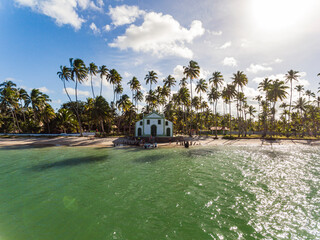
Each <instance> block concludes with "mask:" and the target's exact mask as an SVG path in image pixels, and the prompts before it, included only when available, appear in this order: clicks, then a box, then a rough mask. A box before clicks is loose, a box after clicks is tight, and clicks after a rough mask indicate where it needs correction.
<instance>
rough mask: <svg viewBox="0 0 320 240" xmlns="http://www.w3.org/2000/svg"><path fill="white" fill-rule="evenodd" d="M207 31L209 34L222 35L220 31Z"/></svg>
mask: <svg viewBox="0 0 320 240" xmlns="http://www.w3.org/2000/svg"><path fill="white" fill-rule="evenodd" d="M207 32H208V33H209V34H211V35H214V36H221V35H222V31H210V30H207Z"/></svg>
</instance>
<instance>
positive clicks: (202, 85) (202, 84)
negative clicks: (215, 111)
mask: <svg viewBox="0 0 320 240" xmlns="http://www.w3.org/2000/svg"><path fill="white" fill-rule="evenodd" d="M207 89H208V84H207V82H206V80H205V79H203V78H201V79H200V80H199V81H198V82H197V85H196V92H197V93H198V94H199V93H200V100H201V99H202V98H201V93H205V92H206V91H207Z"/></svg>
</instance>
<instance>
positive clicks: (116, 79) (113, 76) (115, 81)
mask: <svg viewBox="0 0 320 240" xmlns="http://www.w3.org/2000/svg"><path fill="white" fill-rule="evenodd" d="M109 81H110V83H111V84H112V86H113V102H114V103H115V98H116V94H119V93H122V91H123V88H122V86H121V81H122V77H121V75H120V74H119V73H118V72H117V70H115V69H111V70H110V75H109ZM121 89H122V90H121Z"/></svg>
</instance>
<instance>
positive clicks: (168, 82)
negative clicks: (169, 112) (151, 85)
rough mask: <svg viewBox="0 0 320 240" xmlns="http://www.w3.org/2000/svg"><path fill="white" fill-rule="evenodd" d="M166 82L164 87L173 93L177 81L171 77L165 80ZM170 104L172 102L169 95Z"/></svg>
mask: <svg viewBox="0 0 320 240" xmlns="http://www.w3.org/2000/svg"><path fill="white" fill-rule="evenodd" d="M163 82H164V87H167V88H168V89H169V92H170V93H171V88H172V87H174V86H175V85H176V82H177V81H176V80H175V78H174V77H172V76H171V75H169V76H168V77H167V78H165V79H164V80H163ZM169 102H170V95H169Z"/></svg>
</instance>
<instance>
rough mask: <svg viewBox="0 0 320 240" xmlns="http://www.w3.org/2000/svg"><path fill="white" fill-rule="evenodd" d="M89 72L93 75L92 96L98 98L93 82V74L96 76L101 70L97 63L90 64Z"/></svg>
mask: <svg viewBox="0 0 320 240" xmlns="http://www.w3.org/2000/svg"><path fill="white" fill-rule="evenodd" d="M88 72H89V74H90V76H91V90H92V96H93V98H96V97H95V96H94V91H93V83H92V75H94V76H96V74H97V73H98V72H99V70H98V67H97V65H95V64H94V63H93V62H92V63H90V64H89V68H88Z"/></svg>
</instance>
